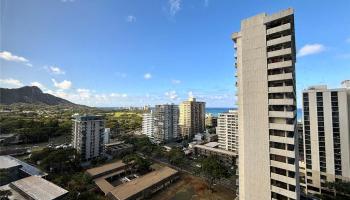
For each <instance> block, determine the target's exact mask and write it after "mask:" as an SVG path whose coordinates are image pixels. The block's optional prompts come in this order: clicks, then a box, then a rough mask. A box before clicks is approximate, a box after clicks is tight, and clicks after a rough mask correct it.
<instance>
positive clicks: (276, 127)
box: [269, 123, 294, 131]
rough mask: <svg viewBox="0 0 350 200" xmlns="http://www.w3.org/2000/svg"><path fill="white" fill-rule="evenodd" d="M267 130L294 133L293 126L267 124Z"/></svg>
mask: <svg viewBox="0 0 350 200" xmlns="http://www.w3.org/2000/svg"><path fill="white" fill-rule="evenodd" d="M269 128H270V129H275V130H281V131H294V124H277V123H269Z"/></svg>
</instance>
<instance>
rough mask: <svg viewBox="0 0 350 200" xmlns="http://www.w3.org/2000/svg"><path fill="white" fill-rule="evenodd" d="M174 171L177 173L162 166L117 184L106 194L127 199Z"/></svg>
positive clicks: (119, 199) (119, 198) (120, 199)
mask: <svg viewBox="0 0 350 200" xmlns="http://www.w3.org/2000/svg"><path fill="white" fill-rule="evenodd" d="M176 173H178V171H176V170H175V169H172V168H170V167H162V168H160V169H158V170H155V171H153V172H150V173H148V174H146V175H144V176H141V177H139V178H136V179H133V180H131V181H130V182H127V183H125V184H122V185H120V186H117V187H116V188H114V189H113V190H112V191H111V192H110V193H109V194H108V195H112V196H114V197H115V199H118V200H124V199H128V198H130V197H132V196H133V195H135V194H137V193H139V192H141V191H143V190H145V189H147V188H149V187H151V186H152V185H155V184H157V183H158V182H160V181H162V180H164V179H166V178H168V177H170V176H172V175H175V174H176Z"/></svg>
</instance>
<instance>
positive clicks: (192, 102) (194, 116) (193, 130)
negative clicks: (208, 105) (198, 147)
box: [179, 98, 205, 139]
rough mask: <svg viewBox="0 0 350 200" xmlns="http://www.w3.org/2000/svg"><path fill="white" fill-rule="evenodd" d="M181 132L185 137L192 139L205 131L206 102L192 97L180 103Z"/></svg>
mask: <svg viewBox="0 0 350 200" xmlns="http://www.w3.org/2000/svg"><path fill="white" fill-rule="evenodd" d="M179 108H180V119H179V126H180V133H181V136H182V137H183V138H189V139H192V138H193V136H194V135H195V134H197V133H203V132H204V131H205V102H198V101H196V99H195V98H190V99H189V100H188V101H184V102H182V103H181V104H180V106H179Z"/></svg>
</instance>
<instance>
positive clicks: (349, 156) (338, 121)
mask: <svg viewBox="0 0 350 200" xmlns="http://www.w3.org/2000/svg"><path fill="white" fill-rule="evenodd" d="M303 112H304V119H303V120H304V144H305V150H304V151H305V158H306V184H307V193H327V192H328V191H326V190H325V188H324V186H325V183H326V182H334V181H338V180H346V181H350V88H338V89H327V86H325V85H321V86H313V87H309V88H308V89H307V90H304V91H303Z"/></svg>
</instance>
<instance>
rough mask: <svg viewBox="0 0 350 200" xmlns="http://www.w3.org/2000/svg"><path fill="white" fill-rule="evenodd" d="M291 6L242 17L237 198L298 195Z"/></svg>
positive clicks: (236, 37)
mask: <svg viewBox="0 0 350 200" xmlns="http://www.w3.org/2000/svg"><path fill="white" fill-rule="evenodd" d="M294 35H295V34H294V11H293V9H287V10H283V11H280V12H278V13H275V14H272V15H267V14H265V13H262V14H259V15H256V16H253V17H250V18H247V19H244V20H243V21H242V22H241V30H240V32H236V33H233V35H232V39H233V41H234V43H235V49H236V55H235V58H236V63H235V67H236V69H237V74H236V76H237V82H236V86H237V92H238V93H237V96H238V132H239V142H238V143H239V156H238V157H239V161H238V163H239V199H240V200H256V199H264V200H266V199H278V200H292V199H299V198H300V192H299V166H298V165H299V164H298V160H299V158H298V138H297V128H296V105H297V104H296V95H295V94H296V91H295V61H296V56H295V36H294Z"/></svg>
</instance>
